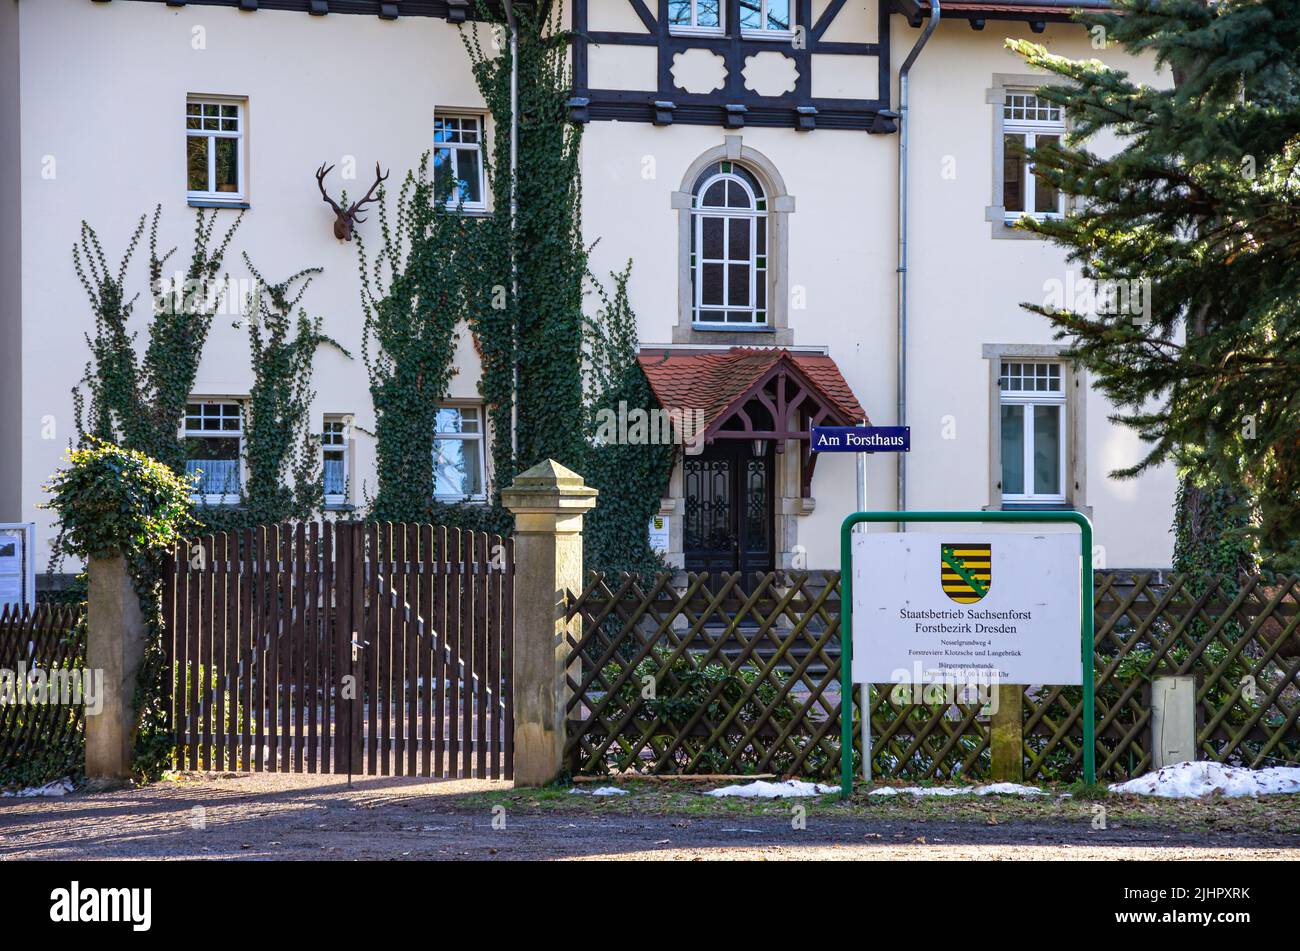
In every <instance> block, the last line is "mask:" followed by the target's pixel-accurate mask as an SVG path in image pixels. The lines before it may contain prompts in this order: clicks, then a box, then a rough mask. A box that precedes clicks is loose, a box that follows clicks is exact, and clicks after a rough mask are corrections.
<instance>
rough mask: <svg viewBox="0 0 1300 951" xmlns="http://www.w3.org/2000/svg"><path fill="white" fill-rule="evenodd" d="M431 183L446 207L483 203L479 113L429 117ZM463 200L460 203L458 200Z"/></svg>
mask: <svg viewBox="0 0 1300 951" xmlns="http://www.w3.org/2000/svg"><path fill="white" fill-rule="evenodd" d="M433 142H434V151H433V183H434V188H436V189H437V191H438V194H440V195H441V194H444V193H446V194H447V195H448V198H447V207H448V208H452V209H455V208H460V207H463V208H466V209H469V210H471V211H482V210H483V209H485V208H486V207H487V202H486V199H485V198H484V195H485V193H486V183H485V182H484V178H483V117H482V116H438V117H435V118H434V120H433ZM462 203H463V204H462Z"/></svg>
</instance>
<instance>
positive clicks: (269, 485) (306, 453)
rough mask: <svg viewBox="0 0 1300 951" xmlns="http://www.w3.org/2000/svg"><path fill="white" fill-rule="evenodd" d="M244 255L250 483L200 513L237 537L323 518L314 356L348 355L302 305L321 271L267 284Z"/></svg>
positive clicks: (246, 444) (246, 445)
mask: <svg viewBox="0 0 1300 951" xmlns="http://www.w3.org/2000/svg"><path fill="white" fill-rule="evenodd" d="M243 257H244V263H245V264H246V265H247V266H248V270H249V273H250V274H252V276H253V280H254V285H253V286H254V292H253V295H252V297H251V299H250V300H249V301H248V352H249V358H250V363H251V365H252V371H253V384H252V387H251V388H250V389H249V392H248V402H247V403H246V404H245V407H244V427H243V428H244V438H243V449H242V452H243V459H244V464H245V467H246V468H247V471H248V482H247V484H246V485H244V486H242V487H241V493H240V495H241V497H240V504H239V505H238V506H230V505H204V506H202V507H201V508H200V510H199V520H200V521H201V522H202V523H203V524H204V526H205V527H207V528H208V529H209V530H211V531H235V530H238V529H242V528H250V527H252V526H255V525H266V524H269V523H272V522H283V521H286V520H289V519H310V518H314V517H315V516H317V515H318V514H320V512H321V511H322V509H323V508H324V502H325V485H324V478H323V474H322V471H321V462H320V435H319V433H317V432H315V430H314V429H313V427H312V426H311V419H310V412H311V406H312V403H313V401H314V400H315V398H316V391H315V389H314V387H313V385H312V369H313V365H314V363H315V359H316V351H317V350H318V349H319V348H321V347H323V346H328V347H332V348H334V349H335V350H337V351H338V352H339V353H341V354H343V355H344V356H345V357H349V358H350V357H351V354H350V353H348V351H347V350H346V349H344V347H343V346H342V345H341V344H340V343H339V342H338V341H337V340H335V339H334V338H333V337H331V336H329V335H328V334H326V333H325V332H324V331H323V329H322V327H323V320H322V318H321V317H320V316H319V315H316V316H311V315H309V314H308V313H307V310H306V308H304V307H302V306H301V303H302V299H303V296H304V295H305V294H306V293H307V289H308V288H309V287H310V286H311V282H312V278H313V277H315V275H317V274H319V273H320V272H321V269H320V268H305V269H303V270H301V271H299V272H297V273H296V274H292V275H290V276H289V277H287V278H285V279H284V280H283V281H280V282H279V283H276V284H272V283H270V282H268V281H267V280H266V279H265V278H263V277H262V274H261V272H259V271H258V270H257V268H256V267H255V266H254V265H253V262H252V259H251V258H249V256H248V254H247V253H245V254H244V256H243ZM290 331H292V336H291V335H290Z"/></svg>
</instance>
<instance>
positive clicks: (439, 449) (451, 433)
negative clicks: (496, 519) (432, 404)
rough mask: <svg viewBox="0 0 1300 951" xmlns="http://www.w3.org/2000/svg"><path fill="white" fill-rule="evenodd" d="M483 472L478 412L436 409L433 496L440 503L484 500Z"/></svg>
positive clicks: (473, 408)
mask: <svg viewBox="0 0 1300 951" xmlns="http://www.w3.org/2000/svg"><path fill="white" fill-rule="evenodd" d="M485 470H486V459H485V452H484V446H483V415H482V412H481V409H480V408H479V407H477V406H440V407H438V417H437V428H436V431H435V434H434V440H433V494H434V495H435V496H436V497H437V498H440V499H474V500H478V501H481V500H483V499H486V498H487V480H486V479H485V478H484V472H485Z"/></svg>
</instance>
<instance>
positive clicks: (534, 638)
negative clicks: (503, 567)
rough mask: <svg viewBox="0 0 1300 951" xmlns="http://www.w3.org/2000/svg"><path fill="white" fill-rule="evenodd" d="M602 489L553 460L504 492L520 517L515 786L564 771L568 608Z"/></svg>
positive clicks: (541, 781) (505, 501)
mask: <svg viewBox="0 0 1300 951" xmlns="http://www.w3.org/2000/svg"><path fill="white" fill-rule="evenodd" d="M597 494H598V492H597V490H596V489H594V488H592V487H591V486H589V485H587V484H586V482H584V481H583V478H582V476H580V475H578V474H577V473H576V472H572V471H570V470H569V469H566V468H565V467H564V466H562V465H560V464H559V463H558V462H556V461H555V460H554V459H548V460H546V461H545V462H542V463H538V464H537V465H535V466H533V467H532V468H531V469H529V470H528V471H526V472H523V473H521V474H520V475H519V476H517V477H516V478H515V481H514V483H513V484H512V485H511V486H510V487H509V488H508V489H504V490H502V492H501V502H502V504H503V505H504V506H505V507H506V508H507V509H509V510H510V511H511V512H512V513H513V514H514V517H515V534H514V542H515V641H514V645H515V648H514V695H515V763H514V766H515V785H516V786H543V785H546V784H547V783H550V782H553V781H554V780H555V779H556V778H557V777H559V775H560V774H561V773H562V772H563V769H564V719H565V708H566V706H567V701H568V688H567V687H566V685H565V676H564V675H565V671H564V664H565V660H566V658H567V655H568V650H569V647H568V635H569V634H570V633H572V634H574V635H575V636H576V635H577V634H578V633H579V631H578V630H577V629H576V628H577V625H578V624H579V623H580V622H579V621H578V620H577V619H575V620H574V621H572V622H570V621H569V620H568V618H567V616H566V615H567V612H566V610H565V605H564V594H565V591H566V590H568V589H572V590H574V591H578V590H580V589H581V587H582V580H583V578H582V574H583V572H582V516H583V514H584V513H585V512H588V511H590V510H591V508H592V507H593V506H594V505H595V504H596V496H597Z"/></svg>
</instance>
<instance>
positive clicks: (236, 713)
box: [163, 522, 514, 778]
mask: <svg viewBox="0 0 1300 951" xmlns="http://www.w3.org/2000/svg"><path fill="white" fill-rule="evenodd" d="M513 579H514V559H513V544H512V543H511V542H510V541H509V540H508V539H502V538H501V537H499V536H495V535H486V534H484V533H481V532H471V531H463V530H461V529H456V528H447V527H444V526H435V525H407V524H388V523H360V522H313V523H296V524H285V525H267V526H260V527H258V528H255V529H247V530H245V531H241V532H233V533H218V534H214V535H207V536H204V537H202V538H198V539H195V540H194V541H192V542H190V543H187V544H184V545H181V546H178V547H177V549H176V551H175V552H173V555H172V562H171V570H170V571H168V572H166V573H165V583H164V607H163V612H164V626H165V629H166V631H168V632H169V635H168V637H167V644H168V649H169V651H170V660H171V663H172V671H173V676H172V677H171V679H170V689H171V693H170V696H169V697H168V704H169V710H170V714H171V721H172V725H173V730H174V733H175V743H176V754H175V756H176V764H177V767H178V768H182V769H201V770H208V769H218V770H251V771H262V770H267V771H272V772H274V771H282V772H283V771H294V772H325V773H328V772H333V773H353V772H356V773H369V774H378V775H390V774H392V775H399V776H400V775H420V776H435V777H441V776H484V777H487V776H490V777H492V778H498V777H500V776H503V775H504V776H505V777H506V778H510V776H511V775H512V761H513V748H514V724H513V719H514V718H513V696H512V692H511V677H510V673H511V657H512V645H513V637H514V623H513V617H514V612H513V589H514V580H513Z"/></svg>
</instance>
